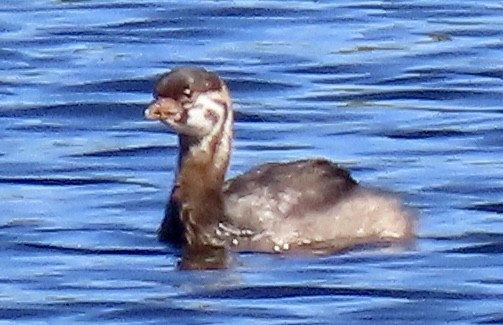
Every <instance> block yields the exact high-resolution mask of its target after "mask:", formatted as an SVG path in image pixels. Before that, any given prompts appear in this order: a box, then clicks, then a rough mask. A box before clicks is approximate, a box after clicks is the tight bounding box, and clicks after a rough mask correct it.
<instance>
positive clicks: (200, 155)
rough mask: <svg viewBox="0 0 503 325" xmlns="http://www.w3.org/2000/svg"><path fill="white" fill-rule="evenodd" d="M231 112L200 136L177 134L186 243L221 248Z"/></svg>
mask: <svg viewBox="0 0 503 325" xmlns="http://www.w3.org/2000/svg"><path fill="white" fill-rule="evenodd" d="M231 141H232V111H230V110H229V112H228V113H227V114H226V116H224V118H223V119H222V121H221V122H220V123H217V124H216V125H215V128H214V131H213V132H211V133H210V134H208V135H207V136H206V137H204V138H202V139H196V138H193V137H189V136H184V135H180V137H179V142H180V156H179V159H178V173H177V180H176V186H177V193H176V199H177V201H178V203H179V209H180V211H179V216H180V219H181V221H182V223H183V225H184V228H185V229H184V230H185V232H184V237H185V242H186V243H187V245H189V246H190V247H197V246H201V247H208V246H210V247H221V246H224V244H225V243H224V240H223V239H221V238H219V236H218V235H217V233H218V231H217V228H218V226H219V224H220V223H222V222H224V223H225V221H226V220H225V214H224V202H223V194H222V187H223V182H224V179H225V173H226V171H227V167H228V164H229V158H230V151H231Z"/></svg>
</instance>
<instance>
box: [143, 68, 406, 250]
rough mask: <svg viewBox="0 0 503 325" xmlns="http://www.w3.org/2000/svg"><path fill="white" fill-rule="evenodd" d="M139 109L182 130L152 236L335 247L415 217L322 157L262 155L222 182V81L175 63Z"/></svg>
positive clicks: (386, 232)
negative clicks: (275, 159) (268, 158)
mask: <svg viewBox="0 0 503 325" xmlns="http://www.w3.org/2000/svg"><path fill="white" fill-rule="evenodd" d="M154 97H155V101H154V102H153V103H152V104H151V105H150V106H149V108H148V109H147V110H146V112H145V114H146V116H147V117H148V118H151V119H157V120H160V121H162V122H163V123H165V124H167V125H168V126H169V127H170V128H171V129H173V130H174V131H175V132H177V133H178V135H179V143H180V155H179V160H178V172H177V176H176V180H175V185H174V187H173V190H172V192H171V196H170V199H169V201H168V204H167V206H166V212H165V217H164V220H163V222H162V224H161V227H160V229H159V238H160V239H161V240H163V241H168V242H171V243H175V244H182V245H184V246H189V247H195V246H198V245H201V246H214V247H232V248H234V249H236V250H241V251H242V250H247V251H262V252H286V251H299V250H301V251H315V252H333V251H339V250H343V249H347V248H350V247H352V246H354V245H356V244H364V243H375V242H383V241H396V240H404V239H408V238H411V236H412V234H413V233H412V231H413V229H412V228H413V219H412V216H411V214H410V212H409V210H408V209H406V208H404V207H403V205H402V204H401V202H400V200H398V198H396V197H395V196H393V195H390V194H386V193H384V192H381V191H377V190H372V189H368V188H365V187H362V186H360V185H358V184H357V182H356V181H355V180H354V179H353V178H351V176H350V174H349V172H348V171H347V170H345V169H343V168H341V167H339V166H338V165H337V164H335V163H332V162H330V161H328V160H326V159H306V160H298V161H293V162H286V163H268V164H264V165H261V166H258V167H255V168H253V169H251V170H249V171H248V172H246V173H244V174H243V175H240V176H238V177H236V178H233V179H230V180H227V181H225V182H224V176H225V172H226V170H227V167H228V163H229V157H230V151H231V142H232V123H233V111H232V102H231V99H230V96H229V92H228V89H227V87H226V85H225V83H224V82H223V81H222V80H221V79H220V78H219V77H218V76H217V75H216V74H214V73H212V72H209V71H206V70H205V69H202V68H193V67H191V68H179V69H174V70H172V71H171V72H170V73H167V74H165V75H163V76H162V77H161V78H160V79H159V81H158V82H157V84H156V87H155V91H154Z"/></svg>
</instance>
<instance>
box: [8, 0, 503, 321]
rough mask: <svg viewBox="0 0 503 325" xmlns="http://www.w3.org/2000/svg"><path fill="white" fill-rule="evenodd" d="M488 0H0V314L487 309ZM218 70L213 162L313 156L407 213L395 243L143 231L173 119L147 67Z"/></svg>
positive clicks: (497, 106)
mask: <svg viewBox="0 0 503 325" xmlns="http://www.w3.org/2000/svg"><path fill="white" fill-rule="evenodd" d="M502 21H503V3H502V2H501V1H495V0H481V1H451V0H444V1H434V0H421V1H406V0H397V1H386V0H382V1H376V0H369V1H356V0H355V1H350V0H345V1H307V0H306V1H244V0H243V1H197V2H196V1H193V2H192V1H161V0H136V1H124V0H88V1H84V0H82V1H71V0H67V1H63V0H60V1H56V0H2V1H1V4H0V139H1V141H0V202H1V204H0V248H1V249H0V259H1V261H2V269H1V270H0V323H2V324H19V323H33V324H43V323H49V324H59V323H62V324H69V323H80V322H83V323H99V324H116V323H129V324H135V323H136V324H166V323H170V324H183V323H188V324H212V323H227V324H388V323H396V324H410V323H413V324H441V323H448V322H449V323H457V324H474V323H475V324H500V323H503V307H502V306H503V304H502V301H503V272H502V271H501V269H502V267H503V217H502V214H503V199H502V198H503V172H502V170H503V159H502V157H503V123H502V121H503V106H502V98H503V80H502V79H503V54H502V53H503V51H502V50H503V28H502V23H501V22H502ZM179 65H200V66H204V67H206V68H208V69H210V70H213V71H216V72H217V73H219V74H220V75H221V76H222V77H223V78H224V79H225V80H226V81H227V82H228V83H229V86H230V88H231V91H232V94H233V96H234V98H235V109H236V111H237V120H236V125H235V130H236V140H235V144H234V153H233V158H232V163H231V170H230V172H229V175H231V176H232V175H235V174H237V173H240V172H243V171H245V170H247V169H248V168H250V167H252V166H254V165H256V164H258V163H262V162H266V161H280V160H288V159H295V158H301V157H315V156H323V157H327V158H330V159H333V160H336V161H338V162H340V163H341V164H342V165H344V166H346V167H347V168H349V169H351V170H352V172H353V175H354V176H355V178H357V179H359V180H360V181H361V182H362V183H364V184H368V185H370V186H377V187H381V188H385V189H388V190H392V191H395V192H397V193H399V194H400V195H402V196H403V197H404V199H405V200H406V201H407V202H408V203H409V204H410V205H411V206H413V207H415V208H416V209H418V210H419V211H420V216H419V218H418V229H417V232H418V240H417V242H416V245H415V246H414V247H411V248H410V249H406V250H403V251H390V250H386V249H384V250H383V249H363V250H355V251H350V252H346V253H344V254H339V255H333V256H325V257H309V256H295V257H293V256H290V257H282V256H280V255H265V254H242V255H239V256H237V257H236V260H235V262H234V265H233V266H232V267H231V268H229V269H227V270H221V271H192V272H189V271H179V270H177V268H176V265H177V261H178V253H179V252H178V251H176V250H175V249H173V248H171V247H169V246H166V245H164V244H161V243H159V242H158V241H157V239H156V229H157V227H158V225H159V223H160V220H161V218H162V213H163V212H162V211H163V206H164V202H165V199H166V197H167V195H168V192H169V188H170V185H171V181H172V178H173V169H174V164H175V160H176V158H175V157H176V152H177V140H176V136H175V135H174V134H173V133H171V132H169V131H168V130H167V129H166V128H165V127H163V126H162V125H160V124H158V123H155V122H150V121H145V120H144V118H143V110H144V109H145V107H146V105H147V104H148V103H149V101H150V100H151V93H152V87H153V82H154V80H155V78H156V76H157V75H158V74H160V73H162V72H164V71H166V70H168V69H171V68H172V67H175V66H179Z"/></svg>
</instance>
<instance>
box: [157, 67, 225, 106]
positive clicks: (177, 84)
mask: <svg viewBox="0 0 503 325" xmlns="http://www.w3.org/2000/svg"><path fill="white" fill-rule="evenodd" d="M222 85H223V82H222V80H221V79H220V78H219V77H218V76H217V75H216V74H214V73H213V72H209V71H207V70H206V69H204V68H198V67H183V68H176V69H173V70H171V71H170V72H168V73H165V74H163V75H162V76H161V77H160V79H159V80H158V81H157V83H156V85H155V89H154V97H155V98H158V97H167V98H172V99H174V100H180V99H181V98H184V97H186V98H188V97H191V96H192V94H193V93H202V92H206V91H210V90H220V89H222Z"/></svg>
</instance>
